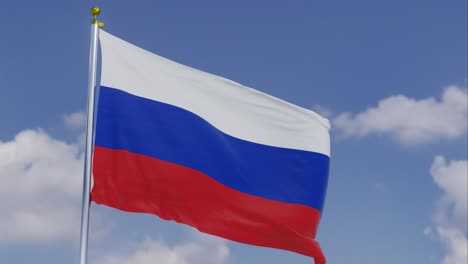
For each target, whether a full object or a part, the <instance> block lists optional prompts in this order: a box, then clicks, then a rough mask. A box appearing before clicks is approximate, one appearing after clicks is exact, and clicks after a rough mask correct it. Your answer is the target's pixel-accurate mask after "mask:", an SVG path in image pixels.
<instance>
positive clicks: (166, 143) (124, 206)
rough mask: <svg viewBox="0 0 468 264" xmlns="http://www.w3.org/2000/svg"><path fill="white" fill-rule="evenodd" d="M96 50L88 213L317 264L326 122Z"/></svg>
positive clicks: (159, 62)
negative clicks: (97, 207)
mask: <svg viewBox="0 0 468 264" xmlns="http://www.w3.org/2000/svg"><path fill="white" fill-rule="evenodd" d="M100 43H101V50H102V72H101V87H100V91H99V103H98V107H97V122H96V134H95V147H94V159H93V180H94V186H93V189H92V193H91V197H92V200H93V201H94V202H95V203H98V204H103V205H107V206H111V207H114V208H117V209H120V210H124V211H128V212H139V213H150V214H155V215H157V216H159V217H161V218H162V219H166V220H173V221H177V222H180V223H183V224H187V225H190V226H193V227H195V228H197V229H198V230H200V231H201V232H205V233H208V234H212V235H216V236H220V237H223V238H226V239H230V240H233V241H238V242H241V243H247V244H252V245H258V246H265V247H272V248H278V249H283V250H288V251H293V252H297V253H299V254H303V255H306V256H311V257H314V259H315V262H316V263H325V257H324V256H323V253H322V251H321V249H320V246H319V244H318V242H317V241H316V240H315V236H316V233H317V228H318V225H319V221H320V217H321V212H322V209H323V205H324V200H325V194H326V188H327V182H328V170H329V160H330V139H329V128H330V125H329V122H328V120H326V119H324V118H322V117H321V116H319V115H318V114H316V113H314V112H312V111H310V110H307V109H304V108H301V107H298V106H295V105H293V104H290V103H287V102H285V101H282V100H280V99H278V98H275V97H272V96H269V95H267V94H264V93H261V92H259V91H256V90H253V89H250V88H248V87H245V86H242V85H240V84H238V83H235V82H233V81H230V80H227V79H224V78H221V77H218V76H215V75H212V74H208V73H205V72H202V71H199V70H196V69H193V68H190V67H187V66H184V65H181V64H178V63H176V62H173V61H170V60H167V59H165V58H162V57H160V56H158V55H155V54H152V53H150V52H148V51H145V50H143V49H141V48H138V47H136V46H134V45H132V44H130V43H128V42H125V41H123V40H121V39H119V38H117V37H114V36H112V35H110V34H109V33H106V32H105V31H102V30H101V31H100Z"/></svg>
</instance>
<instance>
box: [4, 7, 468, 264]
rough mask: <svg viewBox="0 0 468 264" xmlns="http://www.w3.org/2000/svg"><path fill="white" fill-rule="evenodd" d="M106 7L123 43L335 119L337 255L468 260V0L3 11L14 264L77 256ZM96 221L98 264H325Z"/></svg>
mask: <svg viewBox="0 0 468 264" xmlns="http://www.w3.org/2000/svg"><path fill="white" fill-rule="evenodd" d="M93 5H99V6H100V7H101V9H102V15H101V16H100V19H101V20H102V21H104V22H105V24H106V27H105V30H106V31H108V32H110V33H111V34H113V35H116V36H118V37H120V38H123V39H125V40H127V41H129V42H132V43H134V44H136V45H138V46H140V47H142V48H145V49H147V50H149V51H151V52H154V53H157V54H159V55H162V56H164V57H167V58H169V59H172V60H175V61H177V62H180V63H183V64H186V65H189V66H191V67H195V68H198V69H201V70H204V71H208V72H211V73H214V74H217V75H221V76H223V77H227V78H229V79H232V80H235V81H237V82H240V83H242V84H245V85H247V86H250V87H254V88H256V89H258V90H260V91H263V92H266V93H269V94H271V95H274V96H277V97H279V98H282V99H285V100H288V101H290V102H292V103H295V104H297V105H300V106H302V107H306V108H310V109H314V110H317V111H319V112H321V113H323V114H325V115H327V117H328V118H329V119H330V120H331V122H332V159H331V160H332V164H331V172H330V182H329V189H328V196H327V200H326V204H325V210H324V215H323V218H322V223H321V226H320V229H319V234H318V240H319V241H320V242H321V243H322V247H323V249H324V251H325V254H326V255H327V257H328V259H329V263H353V264H354V263H356V264H374V263H380V264H386V263H392V264H393V263H444V264H448V263H454V264H458V263H466V247H464V249H463V246H464V245H465V246H466V237H467V227H466V210H467V209H466V202H464V200H466V190H467V186H466V178H467V172H466V160H467V155H468V154H467V124H466V122H467V108H466V104H467V96H466V89H467V88H466V87H467V45H468V44H467V11H466V10H467V2H466V1H464V0H453V1H433V0H425V1H423V0H413V1H403V0H395V1H370V0H358V1H327V2H323V1H322V2H317V1H305V0H304V1H299V0H293V1H287V2H286V1H246V0H239V1H235V2H234V1H231V2H229V3H227V2H222V1H214V0H209V1H208V0H203V1H170V2H169V1H149V0H145V1H143V0H141V1H140V0H137V1H131V2H130V1H122V0H114V1H91V0H85V1H58V0H51V1H46V2H44V1H7V2H5V3H2V9H1V11H0V13H1V15H0V32H2V35H3V37H2V41H0V58H1V60H0V120H1V123H0V178H1V179H2V182H4V184H2V185H0V209H1V210H2V212H3V213H2V214H0V261H1V262H2V263H3V262H5V263H18V264H22V263H31V262H33V261H34V263H77V262H78V242H79V241H78V232H79V214H80V212H79V210H80V202H81V200H80V195H81V177H82V174H81V169H82V168H81V166H82V156H81V153H82V147H81V142H82V132H83V126H82V123H83V116H82V114H81V112H83V111H84V110H85V106H86V92H87V91H86V85H87V73H88V65H87V63H88V52H89V50H88V48H89V29H90V26H89V21H90V19H91V17H90V14H89V8H90V7H91V6H93ZM92 220H93V221H92V229H91V241H90V246H91V247H90V255H91V259H92V261H93V262H92V263H95V264H108V263H116V264H127V263H137V261H140V262H138V263H137V264H146V263H169V264H181V263H183V264H200V263H208V264H210V263H232V264H237V263H242V264H249V263H272V264H279V263H286V262H287V263H294V264H302V263H311V262H312V260H311V259H310V258H306V257H303V256H300V255H296V254H292V253H288V252H284V251H279V250H272V249H265V248H258V247H252V246H246V245H241V244H237V243H233V242H226V241H223V240H218V239H213V238H207V237H205V236H201V235H199V234H197V233H196V232H194V231H193V230H192V229H190V228H187V227H185V226H182V225H176V224H173V223H171V222H164V221H161V220H159V219H158V218H156V217H154V216H149V215H138V214H128V213H122V212H119V211H116V210H112V209H110V208H105V207H101V206H95V205H93V207H92ZM460 248H461V249H460ZM145 258H147V259H145ZM148 259H149V262H148ZM145 261H146V262H145ZM151 261H154V262H151ZM158 261H159V262H158ZM170 261H173V262H170ZM184 261H186V262H184Z"/></svg>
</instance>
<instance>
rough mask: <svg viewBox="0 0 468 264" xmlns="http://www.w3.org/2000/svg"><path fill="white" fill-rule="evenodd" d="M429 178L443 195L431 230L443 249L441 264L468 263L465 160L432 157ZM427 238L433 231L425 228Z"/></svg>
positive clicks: (466, 165)
mask: <svg viewBox="0 0 468 264" xmlns="http://www.w3.org/2000/svg"><path fill="white" fill-rule="evenodd" d="M430 172H431V176H432V178H433V180H434V182H435V183H436V184H437V186H438V187H439V188H440V189H441V190H442V191H443V195H442V197H441V198H440V200H439V201H438V202H437V205H436V209H435V212H434V225H435V227H434V229H435V233H436V234H437V235H438V238H439V239H440V241H441V242H442V243H443V244H444V246H445V257H444V259H443V261H442V263H443V264H466V263H467V262H468V252H467V251H468V240H467V231H468V230H467V229H468V226H467V225H468V222H467V221H468V217H467V210H468V208H467V207H468V194H467V192H468V191H467V188H468V161H467V160H459V161H450V162H447V161H446V159H445V158H444V157H442V156H437V157H435V159H434V161H433V163H432V166H431V170H430ZM424 233H426V235H429V234H431V233H432V231H430V230H428V229H426V230H425V231H424Z"/></svg>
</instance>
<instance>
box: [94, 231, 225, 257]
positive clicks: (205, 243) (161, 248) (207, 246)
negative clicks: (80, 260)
mask: <svg viewBox="0 0 468 264" xmlns="http://www.w3.org/2000/svg"><path fill="white" fill-rule="evenodd" d="M229 255H230V253H229V248H228V246H227V245H226V241H225V240H223V239H220V238H216V237H212V236H208V235H203V234H199V235H196V237H194V238H193V239H191V240H190V241H187V242H185V243H183V244H181V245H176V246H172V247H171V246H168V245H167V244H166V243H164V242H162V241H156V240H152V239H146V240H145V241H143V242H142V243H140V244H138V245H136V246H135V249H134V252H133V253H131V254H128V255H117V254H115V253H113V254H111V255H109V256H104V257H102V258H101V259H100V260H98V261H96V262H94V263H96V264H154V263H164V264H225V263H228V262H229Z"/></svg>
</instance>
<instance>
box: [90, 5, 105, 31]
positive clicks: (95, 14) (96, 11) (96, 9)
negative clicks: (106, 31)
mask: <svg viewBox="0 0 468 264" xmlns="http://www.w3.org/2000/svg"><path fill="white" fill-rule="evenodd" d="M99 14H101V9H99V7H97V6H93V7H92V8H91V15H93V20H91V24H97V25H98V27H100V28H103V27H104V23H103V22H100V21H98V20H97V17H98V16H99Z"/></svg>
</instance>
